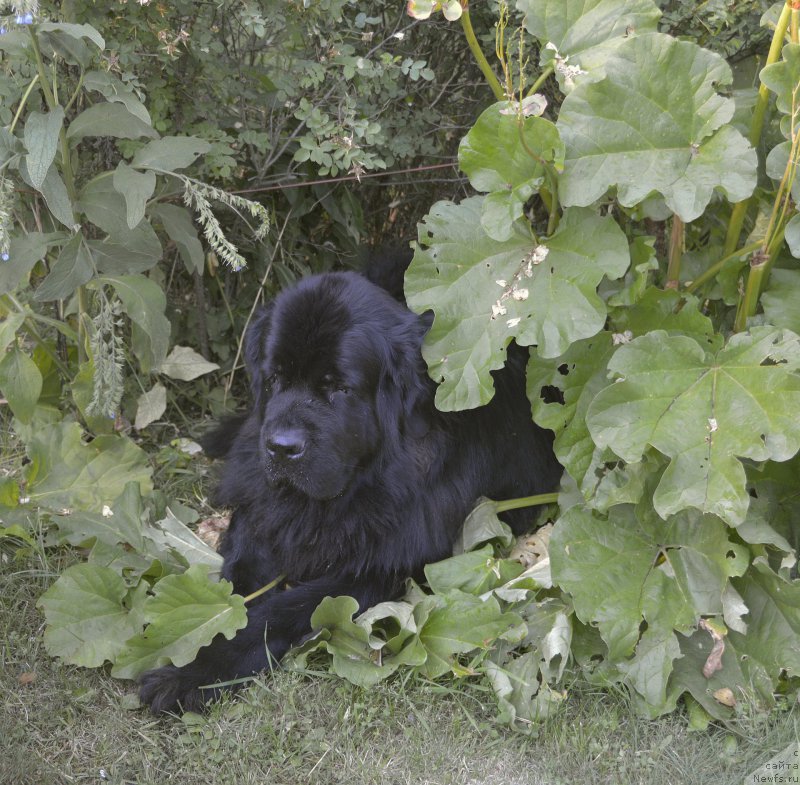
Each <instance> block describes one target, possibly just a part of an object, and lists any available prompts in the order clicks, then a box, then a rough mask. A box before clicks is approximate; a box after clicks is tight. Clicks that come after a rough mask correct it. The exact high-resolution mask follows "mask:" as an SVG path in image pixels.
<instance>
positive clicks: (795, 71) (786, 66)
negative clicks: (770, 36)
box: [759, 44, 800, 114]
mask: <svg viewBox="0 0 800 785" xmlns="http://www.w3.org/2000/svg"><path fill="white" fill-rule="evenodd" d="M782 55H783V57H782V59H781V60H779V61H778V62H777V63H772V65H768V66H767V67H766V68H764V69H762V71H761V73H760V74H759V77H760V79H761V83H762V84H763V85H764V86H765V87H766V88H767V89H768V90H771V91H772V92H773V93H775V94H776V96H777V106H778V111H780V112H783V114H791V112H792V105H795V106H796V105H797V84H798V81H800V44H787V45H786V46H784V47H783V52H782Z"/></svg>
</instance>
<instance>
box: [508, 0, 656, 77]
mask: <svg viewBox="0 0 800 785" xmlns="http://www.w3.org/2000/svg"><path fill="white" fill-rule="evenodd" d="M517 8H518V9H519V10H520V11H521V12H522V13H523V14H525V17H524V19H523V24H524V25H525V29H526V30H527V31H528V32H529V33H530V34H531V35H533V36H535V37H536V38H538V39H539V41H540V42H541V43H542V44H543V45H546V44H548V43H551V44H553V45H554V46H555V47H556V49H557V50H558V53H559V55H560V56H561V57H568V58H569V63H570V64H571V65H579V66H580V67H581V68H583V69H591V68H592V67H594V66H596V65H598V64H599V63H600V62H602V61H603V60H604V59H605V58H606V57H607V56H608V54H609V53H610V51H611V50H612V46H611V45H613V44H614V43H621V42H622V41H624V40H625V39H626V38H627V37H629V36H630V35H631V34H632V33H639V34H641V33H646V32H652V31H655V29H656V24H657V22H658V19H659V17H660V16H661V12H660V11H659V10H658V8H657V7H656V6H655V4H654V3H652V2H651V0H517ZM609 44H611V45H609ZM546 53H547V50H546V49H543V51H542V54H543V55H545V54H546Z"/></svg>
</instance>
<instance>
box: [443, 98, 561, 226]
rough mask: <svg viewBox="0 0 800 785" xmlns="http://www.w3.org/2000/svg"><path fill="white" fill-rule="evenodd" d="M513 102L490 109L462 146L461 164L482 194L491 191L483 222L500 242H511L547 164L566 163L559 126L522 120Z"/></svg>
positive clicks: (495, 105)
mask: <svg viewBox="0 0 800 785" xmlns="http://www.w3.org/2000/svg"><path fill="white" fill-rule="evenodd" d="M510 107H512V104H510V103H509V102H508V101H501V102H500V103H496V104H494V105H493V106H490V107H489V108H488V109H487V110H486V111H485V112H483V114H482V115H481V116H480V117H479V118H478V120H477V122H476V123H475V125H474V126H473V127H472V128H471V129H470V131H469V133H468V134H467V135H466V136H465V137H464V138H463V139H462V140H461V144H460V146H459V148H458V163H459V166H460V167H461V169H462V170H463V171H464V172H465V173H466V174H467V176H468V177H469V181H470V183H472V186H473V187H474V188H475V189H476V190H478V191H486V192H490V195H489V196H488V197H486V200H485V201H484V203H483V215H482V216H481V223H482V224H483V228H484V231H485V232H486V234H488V235H489V236H490V237H492V238H493V239H495V240H508V239H509V238H510V237H511V236H512V234H513V231H514V230H513V224H514V222H515V221H516V220H517V219H518V218H521V217H522V210H523V207H524V205H525V202H527V201H528V199H530V197H531V196H533V194H535V193H536V192H537V191H538V189H539V186H540V185H541V184H542V181H543V179H544V175H545V163H548V164H552V165H554V166H555V167H556V168H557V169H559V170H560V169H561V168H563V165H564V145H563V143H562V142H561V139H560V138H559V135H558V131H557V130H556V127H555V125H553V123H551V122H550V121H549V120H545V119H544V118H542V117H524V118H518V117H517V116H516V114H514V113H513V111H512V113H511V114H503V112H508V111H510Z"/></svg>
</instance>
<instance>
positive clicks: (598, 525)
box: [550, 505, 747, 697]
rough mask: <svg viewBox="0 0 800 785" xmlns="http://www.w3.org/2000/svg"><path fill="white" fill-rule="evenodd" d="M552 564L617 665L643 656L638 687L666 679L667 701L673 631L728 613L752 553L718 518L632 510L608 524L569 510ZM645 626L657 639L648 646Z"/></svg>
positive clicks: (556, 536) (633, 664)
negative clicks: (732, 589)
mask: <svg viewBox="0 0 800 785" xmlns="http://www.w3.org/2000/svg"><path fill="white" fill-rule="evenodd" d="M550 561H551V565H552V570H553V581H554V582H555V584H556V585H557V586H560V587H561V588H562V589H564V591H566V592H568V593H569V594H570V595H571V597H572V600H573V603H574V607H575V613H576V615H577V616H578V618H579V619H580V620H581V621H582V622H584V623H586V624H593V625H596V626H597V627H598V629H599V631H600V634H601V635H602V637H603V640H604V641H605V642H606V644H607V645H608V648H609V659H610V660H611V661H612V662H619V661H621V660H623V659H625V658H628V657H629V656H630V655H632V654H634V652H635V655H634V657H633V659H632V660H630V661H629V662H628V665H627V668H628V671H629V674H630V676H631V678H632V679H633V683H634V684H638V685H640V686H642V685H644V683H645V682H646V678H645V677H644V674H648V673H649V674H650V675H651V676H652V677H653V678H655V674H660V675H659V676H658V683H659V686H658V687H657V692H658V694H659V695H663V693H664V689H665V687H664V685H665V682H666V677H667V676H668V675H669V671H670V668H669V663H668V662H666V660H665V659H664V658H665V657H667V658H671V657H674V656H675V646H674V642H673V641H672V631H673V630H675V631H678V632H682V633H688V632H690V631H691V630H693V629H694V628H695V626H696V624H697V621H698V619H699V618H700V616H704V615H721V614H722V612H723V593H724V591H725V588H726V586H727V585H728V580H729V578H730V577H731V576H733V575H740V574H741V573H742V572H743V571H744V569H745V568H746V564H747V555H746V549H745V548H744V547H743V546H740V545H737V544H735V543H733V542H731V541H730V540H729V539H728V530H727V528H726V526H725V525H724V524H723V523H722V521H720V520H719V519H718V518H716V517H714V516H710V515H706V516H701V515H700V514H699V513H697V512H694V511H692V512H689V513H682V514H680V515H676V516H673V517H671V518H670V519H669V520H667V521H662V520H660V519H659V518H658V517H657V516H655V515H653V514H652V513H651V514H650V515H646V514H641V513H639V514H637V511H636V508H634V507H632V506H631V505H624V506H619V507H615V508H613V510H612V512H611V514H610V515H609V516H608V518H607V519H606V518H603V517H601V516H599V515H597V514H594V513H592V512H591V511H589V510H584V509H581V508H580V507H573V508H571V509H570V510H568V511H567V512H566V513H565V514H564V515H563V516H562V517H561V518H560V519H559V520H558V521H557V523H556V525H555V528H554V530H553V534H552V537H551V539H550ZM643 621H646V622H647V629H648V630H649V631H650V635H649V636H648V637H646V638H643V639H642V640H641V641H640V633H641V624H642V622H643ZM654 649H661V650H662V651H661V654H659V653H658V651H654ZM647 689H648V690H649V689H651V688H649V687H648V688H647ZM653 689H655V688H653ZM649 696H650V697H652V693H649Z"/></svg>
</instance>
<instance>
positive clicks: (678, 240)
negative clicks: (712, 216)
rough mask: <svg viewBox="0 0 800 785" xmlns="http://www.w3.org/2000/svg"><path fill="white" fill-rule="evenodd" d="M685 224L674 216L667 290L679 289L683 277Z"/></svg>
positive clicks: (665, 285) (665, 286) (670, 240)
mask: <svg viewBox="0 0 800 785" xmlns="http://www.w3.org/2000/svg"><path fill="white" fill-rule="evenodd" d="M683 242H684V224H683V221H682V220H681V219H680V217H679V216H677V215H673V216H672V232H671V234H670V239H669V264H668V266H667V280H666V283H665V284H664V288H665V289H677V288H678V286H679V285H680V277H681V257H682V256H683Z"/></svg>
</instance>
